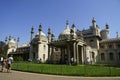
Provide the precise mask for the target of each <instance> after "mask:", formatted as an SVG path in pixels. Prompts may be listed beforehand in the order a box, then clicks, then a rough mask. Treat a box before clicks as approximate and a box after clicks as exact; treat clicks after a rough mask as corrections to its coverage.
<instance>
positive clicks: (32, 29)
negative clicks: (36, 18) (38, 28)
mask: <svg viewBox="0 0 120 80" xmlns="http://www.w3.org/2000/svg"><path fill="white" fill-rule="evenodd" d="M33 34H34V27H33V26H32V28H31V39H30V41H32V39H33Z"/></svg>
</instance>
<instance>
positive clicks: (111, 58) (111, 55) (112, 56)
mask: <svg viewBox="0 0 120 80" xmlns="http://www.w3.org/2000/svg"><path fill="white" fill-rule="evenodd" d="M109 57H110V60H111V61H113V60H114V55H113V53H109Z"/></svg>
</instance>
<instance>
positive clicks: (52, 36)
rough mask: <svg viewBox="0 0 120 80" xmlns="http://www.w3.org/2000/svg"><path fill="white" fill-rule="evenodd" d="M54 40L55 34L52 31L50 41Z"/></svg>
mask: <svg viewBox="0 0 120 80" xmlns="http://www.w3.org/2000/svg"><path fill="white" fill-rule="evenodd" d="M54 40H55V35H54V33H53V32H52V34H51V42H53V41H54Z"/></svg>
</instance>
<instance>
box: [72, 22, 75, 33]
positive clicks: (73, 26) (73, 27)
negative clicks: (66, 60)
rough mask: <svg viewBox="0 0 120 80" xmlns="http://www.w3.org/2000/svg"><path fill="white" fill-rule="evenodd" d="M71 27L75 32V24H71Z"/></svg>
mask: <svg viewBox="0 0 120 80" xmlns="http://www.w3.org/2000/svg"><path fill="white" fill-rule="evenodd" d="M72 29H73V31H74V32H75V24H73V25H72Z"/></svg>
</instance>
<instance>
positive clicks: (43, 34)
mask: <svg viewBox="0 0 120 80" xmlns="http://www.w3.org/2000/svg"><path fill="white" fill-rule="evenodd" d="M37 35H39V33H37ZM41 35H42V36H46V35H45V33H43V32H41Z"/></svg>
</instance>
